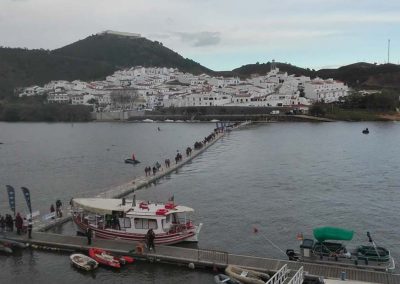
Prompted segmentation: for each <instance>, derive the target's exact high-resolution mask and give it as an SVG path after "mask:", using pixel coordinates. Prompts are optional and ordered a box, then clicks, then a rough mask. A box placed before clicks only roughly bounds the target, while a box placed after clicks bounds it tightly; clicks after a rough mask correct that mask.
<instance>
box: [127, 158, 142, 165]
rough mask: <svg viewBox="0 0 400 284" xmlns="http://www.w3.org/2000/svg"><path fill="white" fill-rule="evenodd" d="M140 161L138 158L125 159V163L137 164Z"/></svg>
mask: <svg viewBox="0 0 400 284" xmlns="http://www.w3.org/2000/svg"><path fill="white" fill-rule="evenodd" d="M139 163H140V161H138V160H132V159H125V164H132V165H136V164H139Z"/></svg>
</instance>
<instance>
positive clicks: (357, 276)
mask: <svg viewBox="0 0 400 284" xmlns="http://www.w3.org/2000/svg"><path fill="white" fill-rule="evenodd" d="M7 236H8V237H9V238H11V239H13V240H15V241H23V242H25V243H30V244H31V245H33V246H38V247H39V248H43V249H46V248H49V249H50V248H56V249H60V250H65V251H69V252H72V251H84V252H87V250H88V249H89V246H88V245H87V240H86V238H85V237H78V236H66V235H59V234H50V233H41V232H34V233H33V238H32V239H27V238H26V236H18V235H15V233H14V234H8V235H7ZM141 245H143V244H141ZM141 245H139V244H138V243H134V242H131V241H130V242H127V241H121V240H104V239H96V238H94V239H93V240H92V246H95V247H100V248H103V249H106V250H109V251H111V252H114V253H119V254H129V255H132V256H133V257H136V258H139V259H142V260H147V261H151V262H154V261H155V262H168V263H174V264H180V265H182V264H189V263H193V264H194V265H195V266H201V267H218V268H225V267H226V266H227V265H228V264H233V265H240V266H244V267H247V268H249V269H255V270H263V271H265V270H270V271H278V270H279V269H280V268H281V267H283V266H284V265H285V264H286V265H287V267H288V268H289V270H290V271H292V272H293V273H294V272H296V271H298V270H299V269H300V268H301V267H303V268H304V273H305V274H306V275H307V274H308V275H313V276H323V277H325V278H333V279H339V278H340V277H341V275H342V273H343V272H345V273H346V279H349V280H354V281H364V282H372V283H383V284H398V283H400V274H392V273H387V272H382V271H373V270H367V269H363V268H361V267H360V268H350V267H340V266H335V265H334V264H332V265H323V264H313V263H304V262H295V261H288V260H279V259H271V258H264V257H254V256H245V255H237V254H232V253H228V252H223V251H217V250H210V249H190V248H183V247H178V246H157V247H156V251H155V252H148V251H147V250H146V249H144V251H143V252H141V251H140V250H139V249H138V246H141ZM52 250H53V249H52Z"/></svg>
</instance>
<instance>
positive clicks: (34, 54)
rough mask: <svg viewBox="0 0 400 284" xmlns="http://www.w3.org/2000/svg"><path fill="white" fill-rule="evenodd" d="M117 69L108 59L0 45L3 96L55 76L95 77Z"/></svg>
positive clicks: (0, 72)
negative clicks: (67, 55) (79, 56)
mask: <svg viewBox="0 0 400 284" xmlns="http://www.w3.org/2000/svg"><path fill="white" fill-rule="evenodd" d="M114 70H115V67H114V66H113V65H111V64H109V63H107V62H96V61H92V60H87V59H84V58H71V57H66V56H62V55H56V54H53V53H51V52H50V51H46V50H27V49H20V48H0V99H1V98H4V97H7V96H12V95H13V92H14V88H16V87H23V86H31V85H43V84H45V83H48V82H49V81H51V80H61V79H62V80H75V79H81V80H91V79H96V78H101V77H104V76H106V75H108V74H110V73H112V72H113V71H114Z"/></svg>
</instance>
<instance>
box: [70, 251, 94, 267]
mask: <svg viewBox="0 0 400 284" xmlns="http://www.w3.org/2000/svg"><path fill="white" fill-rule="evenodd" d="M69 258H70V259H71V263H72V265H74V266H75V267H77V268H79V269H83V270H86V271H91V270H95V269H96V268H97V267H98V266H99V263H98V262H97V261H95V260H94V259H93V258H90V257H88V256H87V255H84V254H80V253H75V254H72V255H70V257H69Z"/></svg>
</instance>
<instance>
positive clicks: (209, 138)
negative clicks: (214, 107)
mask: <svg viewBox="0 0 400 284" xmlns="http://www.w3.org/2000/svg"><path fill="white" fill-rule="evenodd" d="M219 131H220V130H219V128H216V129H214V131H213V132H212V133H211V134H210V135H208V136H206V137H204V140H203V141H202V142H198V141H196V142H195V143H194V149H195V150H198V149H201V148H202V147H203V146H204V145H205V144H206V143H209V142H210V141H212V140H213V139H215V136H216V134H217V133H218V132H219ZM192 151H193V149H192V148H191V147H187V148H186V157H190V156H191V155H192ZM182 159H183V156H182V154H181V153H180V152H179V150H177V153H176V155H175V164H178V163H179V162H181V161H182ZM164 164H165V168H169V167H170V166H171V161H170V159H169V158H168V159H165V160H164ZM160 170H162V167H161V164H160V163H159V162H158V161H157V162H156V163H155V164H154V166H153V167H151V166H147V167H145V168H144V173H145V175H146V177H147V176H152V175H153V176H155V175H156V174H157V172H158V171H160Z"/></svg>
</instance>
